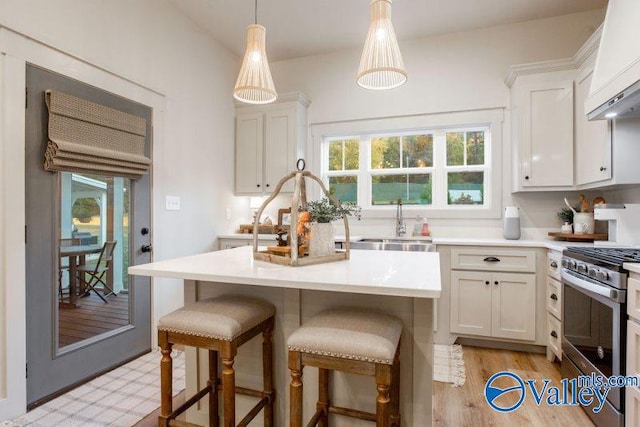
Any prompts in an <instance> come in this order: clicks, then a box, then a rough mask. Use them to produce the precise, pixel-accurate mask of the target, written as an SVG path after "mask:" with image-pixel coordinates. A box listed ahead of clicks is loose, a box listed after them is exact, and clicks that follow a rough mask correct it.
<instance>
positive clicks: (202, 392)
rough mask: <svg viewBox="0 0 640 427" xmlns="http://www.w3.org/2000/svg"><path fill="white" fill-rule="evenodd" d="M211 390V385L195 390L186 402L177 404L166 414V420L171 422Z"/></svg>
mask: <svg viewBox="0 0 640 427" xmlns="http://www.w3.org/2000/svg"><path fill="white" fill-rule="evenodd" d="M210 392H211V387H209V386H207V387H205V388H203V389H202V390H200V391H199V392H197V393H196V394H194V395H193V396H191V397H190V398H189V399H188V400H187V401H186V402H184V403H183V404H182V405H180V406H178V407H177V408H176V410H175V411H173V412H171V413H170V414H169V415H168V416H167V420H168V421H169V422H171V421H172V420H175V418H176V417H177V416H178V415H180V414H182V413H183V412H185V411H186V410H187V409H189V408H190V407H191V406H193V405H194V404H195V403H196V402H197V401H198V400H200V399H202V398H203V397H205V396H206V395H207V394H209V393H210Z"/></svg>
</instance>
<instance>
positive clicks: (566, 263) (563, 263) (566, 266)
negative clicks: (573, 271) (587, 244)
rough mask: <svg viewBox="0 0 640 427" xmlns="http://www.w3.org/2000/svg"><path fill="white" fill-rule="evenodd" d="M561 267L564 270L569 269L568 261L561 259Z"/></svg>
mask: <svg viewBox="0 0 640 427" xmlns="http://www.w3.org/2000/svg"><path fill="white" fill-rule="evenodd" d="M562 266H563V267H564V268H569V260H568V259H563V260H562Z"/></svg>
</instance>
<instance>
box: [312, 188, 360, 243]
mask: <svg viewBox="0 0 640 427" xmlns="http://www.w3.org/2000/svg"><path fill="white" fill-rule="evenodd" d="M306 210H307V212H309V234H310V236H309V256H324V255H331V254H333V253H334V252H335V239H334V230H333V224H331V223H332V222H333V221H336V220H338V219H341V218H342V217H343V216H354V217H356V218H357V219H358V220H359V219H360V212H361V208H360V206H356V205H354V204H351V203H344V204H343V203H339V202H335V203H334V202H333V201H331V200H330V199H329V198H327V197H323V198H322V199H320V200H317V201H312V202H309V203H307V209H306Z"/></svg>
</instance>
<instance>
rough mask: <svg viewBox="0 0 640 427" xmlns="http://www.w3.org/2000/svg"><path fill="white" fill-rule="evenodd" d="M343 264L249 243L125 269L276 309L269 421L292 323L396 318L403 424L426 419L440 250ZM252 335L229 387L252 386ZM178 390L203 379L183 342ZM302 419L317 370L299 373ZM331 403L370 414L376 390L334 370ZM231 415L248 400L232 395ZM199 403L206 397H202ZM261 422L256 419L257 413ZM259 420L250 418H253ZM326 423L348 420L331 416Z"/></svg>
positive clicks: (190, 296) (358, 254)
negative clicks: (326, 316) (361, 314)
mask: <svg viewBox="0 0 640 427" xmlns="http://www.w3.org/2000/svg"><path fill="white" fill-rule="evenodd" d="M350 255H351V259H349V260H346V261H338V262H331V263H326V264H316V265H309V266H304V267H289V266H281V265H276V264H271V263H267V262H263V261H255V260H254V259H253V248H252V247H249V246H245V247H239V248H235V249H229V250H224V251H217V252H209V253H205V254H200V255H194V256H189V257H184V258H178V259H172V260H167V261H159V262H155V263H151V264H145V265H138V266H134V267H130V268H129V273H130V274H133V275H142V276H152V277H169V278H178V279H183V280H184V282H185V290H184V292H185V294H184V295H185V301H184V303H185V304H188V303H191V302H195V301H198V300H200V299H204V298H209V297H213V296H218V295H223V294H230V293H233V294H238V295H251V296H257V297H260V298H263V299H265V300H268V301H270V302H271V303H272V304H274V305H275V307H276V326H275V331H274V352H275V354H274V376H275V386H276V393H277V397H276V402H275V403H276V405H275V406H276V411H275V413H276V425H286V424H287V423H288V421H287V420H288V410H289V408H288V395H289V380H290V376H289V370H288V369H287V347H286V338H287V337H288V336H289V335H290V334H291V333H292V332H293V330H295V329H296V328H297V327H298V326H299V325H300V324H302V323H304V322H305V321H306V320H307V319H308V318H310V317H312V316H314V315H315V314H317V313H318V312H320V311H321V310H324V309H326V308H329V307H340V306H342V307H345V306H349V307H369V308H374V309H377V310H381V311H385V312H388V313H390V314H393V315H395V316H397V317H398V318H399V319H401V320H402V321H403V323H404V330H403V336H402V340H401V349H400V358H401V374H400V381H401V391H400V397H401V413H402V425H403V426H416V425H421V426H427V425H431V413H432V403H431V390H432V386H431V381H432V370H433V303H432V301H433V299H435V298H438V297H439V296H440V292H441V281H440V261H439V255H438V254H437V253H433V252H427V253H425V252H383V251H379V252H378V251H358V250H353V251H351V254H350ZM260 355H261V340H260V338H257V339H254V340H252V341H250V342H248V343H247V344H245V345H244V346H243V347H242V348H241V349H240V351H239V354H238V357H237V358H236V363H235V367H236V382H237V384H238V385H243V386H247V387H255V388H260V386H261V381H262V373H261V363H259V362H258V361H259V360H261V359H260ZM186 360H187V396H190V395H192V394H193V393H195V391H196V390H197V389H199V388H201V387H202V385H203V382H205V381H206V376H207V358H206V353H204V352H202V354H198V353H197V352H196V351H195V350H193V349H187V359H186ZM303 382H304V384H305V391H306V392H305V394H304V399H305V401H304V413H305V417H306V416H308V415H310V414H312V413H313V412H314V410H315V400H316V397H317V394H316V390H317V369H315V368H311V367H308V368H306V369H305V371H304V377H303ZM331 387H332V393H333V394H332V396H333V400H334V401H335V402H336V404H338V405H340V406H350V407H355V408H358V409H361V410H366V411H371V412H375V401H376V387H375V384H374V382H373V381H372V379H371V378H369V377H361V376H352V375H348V374H341V373H337V372H336V373H334V376H333V379H332V384H331ZM237 399H238V400H237V410H238V414H241V413H242V414H243V413H244V411H245V410H246V409H247V408H249V407H250V406H251V400H250V399H251V398H247V397H244V396H237ZM205 400H206V399H205ZM187 416H188V420H189V421H192V422H194V423H198V424H201V425H206V420H207V418H206V417H207V406H206V402H205V401H203V402H202V403H201V405H200V406H199V407H194V408H193V409H192V410H190V411H189V412H188V415H187ZM260 419H261V418H260ZM257 420H258V419H256V421H257ZM336 421H337V422H336V423H335V425H338V426H352V425H353V426H355V425H358V421H356V420H351V419H348V418H344V417H340V418H338V419H336Z"/></svg>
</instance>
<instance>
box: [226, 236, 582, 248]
mask: <svg viewBox="0 0 640 427" xmlns="http://www.w3.org/2000/svg"><path fill="white" fill-rule="evenodd" d="M218 238H220V239H243V240H251V239H253V234H221V235H219V236H218ZM275 238H276V236H275V234H274V235H272V234H259V235H258V239H259V240H275ZM363 238H365V236H362V235H352V236H350V238H349V240H350V241H352V242H357V241H359V240H362V239H363ZM366 238H371V237H370V236H366ZM373 238H386V239H394V238H395V237H389V236H384V237H380V236H373ZM400 239H406V240H412V239H416V240H431V241H432V242H433V244H434V245H451V246H512V247H530V248H546V249H551V250H555V251H562V250H564V249H566V248H567V247H569V246H589V247H590V246H593V243H592V242H584V243H583V242H567V241H562V240H550V239H544V240H525V239H522V240H507V239H502V238H473V237H471V238H469V237H433V238H425V237H421V236H418V237H411V236H404V237H401V238H400ZM343 241H344V236H336V242H343Z"/></svg>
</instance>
